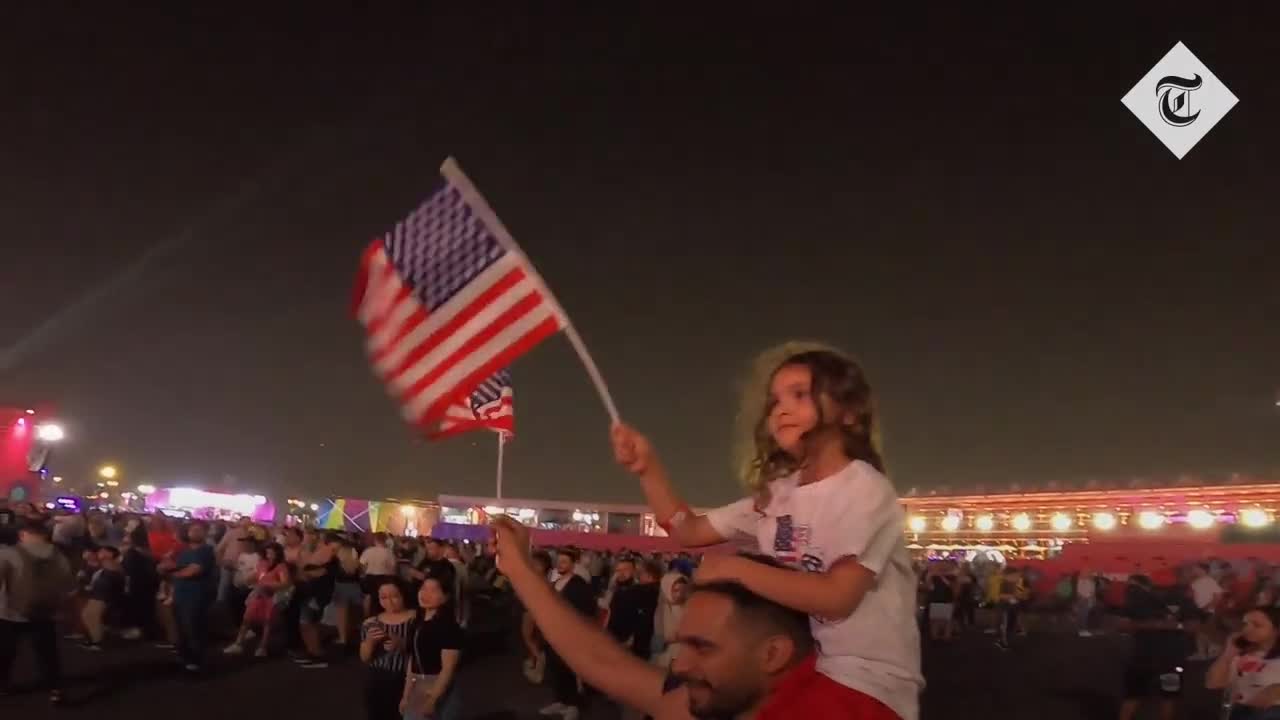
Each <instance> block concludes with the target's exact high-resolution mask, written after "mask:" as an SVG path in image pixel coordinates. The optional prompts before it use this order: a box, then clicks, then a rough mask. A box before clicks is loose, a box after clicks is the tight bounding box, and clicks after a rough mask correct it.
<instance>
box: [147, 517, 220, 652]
mask: <svg viewBox="0 0 1280 720" xmlns="http://www.w3.org/2000/svg"><path fill="white" fill-rule="evenodd" d="M208 534H209V526H208V525H207V524H206V523H205V522H204V521H202V520H194V521H192V522H191V523H190V524H188V525H187V530H186V545H185V546H184V547H183V548H182V550H180V551H179V552H178V554H177V557H176V558H175V559H174V560H173V561H168V562H165V563H164V564H163V565H162V566H161V570H162V571H164V572H167V573H169V577H170V579H171V580H173V611H174V615H175V616H176V617H177V620H178V655H179V657H181V658H182V662H183V665H184V667H185V668H186V670H187V672H192V673H195V672H200V670H201V667H202V665H203V663H204V652H205V647H206V645H207V643H208V637H209V625H208V620H209V607H210V606H211V605H212V600H213V595H214V591H215V589H216V587H217V586H216V585H215V583H216V581H217V574H216V573H217V567H218V565H217V559H216V556H215V553H214V551H213V548H212V547H211V546H210V545H209V544H208V543H207V542H205V540H206V538H207V537H208Z"/></svg>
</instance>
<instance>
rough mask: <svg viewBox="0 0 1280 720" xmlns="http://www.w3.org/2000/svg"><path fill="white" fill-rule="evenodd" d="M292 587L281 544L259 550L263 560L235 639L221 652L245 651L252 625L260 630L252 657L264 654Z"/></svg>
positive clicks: (236, 653) (235, 652)
mask: <svg viewBox="0 0 1280 720" xmlns="http://www.w3.org/2000/svg"><path fill="white" fill-rule="evenodd" d="M292 588H293V579H292V577H291V574H290V571H289V564H288V563H286V562H285V561H284V547H283V546H281V545H280V544H279V543H271V544H270V545H267V546H266V547H264V548H263V550H262V559H261V560H259V561H258V567H257V568H256V573H255V576H254V578H253V581H252V583H251V590H250V593H249V597H248V598H246V599H245V606H244V619H243V621H242V622H241V623H240V630H239V632H237V633H236V639H235V641H234V642H232V643H231V644H230V645H228V646H227V647H226V649H225V650H223V652H225V653H226V654H228V655H239V654H241V653H243V652H244V643H245V641H246V640H248V639H249V632H250V631H251V630H253V628H255V627H256V628H259V629H260V631H261V633H262V634H261V636H260V639H259V640H258V649H257V651H255V652H254V656H255V657H260V658H263V657H266V656H267V654H268V653H269V652H270V651H271V630H272V626H273V625H275V623H276V621H277V620H278V619H279V618H280V616H281V614H282V613H283V612H284V608H285V606H287V605H288V603H289V597H290V595H291V590H292Z"/></svg>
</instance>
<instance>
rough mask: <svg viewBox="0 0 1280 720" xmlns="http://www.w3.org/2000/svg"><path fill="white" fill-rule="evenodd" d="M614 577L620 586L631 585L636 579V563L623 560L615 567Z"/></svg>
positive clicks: (630, 560) (629, 559)
mask: <svg viewBox="0 0 1280 720" xmlns="http://www.w3.org/2000/svg"><path fill="white" fill-rule="evenodd" d="M613 577H614V579H615V580H617V582H618V584H619V585H630V584H631V583H632V582H633V581H634V580H635V579H636V562H635V560H632V559H631V558H622V559H621V560H619V561H618V562H617V564H616V565H614V566H613Z"/></svg>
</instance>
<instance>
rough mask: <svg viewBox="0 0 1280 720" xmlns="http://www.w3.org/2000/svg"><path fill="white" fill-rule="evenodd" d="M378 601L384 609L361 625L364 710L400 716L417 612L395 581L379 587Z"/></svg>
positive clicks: (372, 716)
mask: <svg viewBox="0 0 1280 720" xmlns="http://www.w3.org/2000/svg"><path fill="white" fill-rule="evenodd" d="M378 602H379V603H380V604H381V605H382V612H381V613H378V614H377V615H375V616H374V617H371V618H369V619H368V620H365V621H364V624H363V625H362V626H361V627H360V659H361V660H362V661H363V662H364V664H365V665H367V666H368V667H369V673H368V677H367V680H366V682H365V689H364V704H365V710H366V713H367V716H368V718H369V720H398V719H399V718H400V698H401V697H402V696H403V695H404V678H405V667H406V666H407V664H408V657H409V654H408V653H409V634H410V630H411V628H412V627H413V621H414V616H415V615H416V613H415V612H414V611H413V610H412V609H408V608H406V607H405V601H404V593H403V592H402V591H401V589H400V586H399V585H398V584H396V583H394V582H388V583H384V584H383V585H382V586H381V587H379V588H378Z"/></svg>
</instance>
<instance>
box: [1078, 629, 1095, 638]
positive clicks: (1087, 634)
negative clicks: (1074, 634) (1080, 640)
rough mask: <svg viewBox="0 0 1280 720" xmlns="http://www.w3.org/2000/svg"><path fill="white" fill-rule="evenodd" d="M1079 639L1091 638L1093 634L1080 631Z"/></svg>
mask: <svg viewBox="0 0 1280 720" xmlns="http://www.w3.org/2000/svg"><path fill="white" fill-rule="evenodd" d="M1080 637H1093V633H1091V632H1089V631H1088V630H1081V631H1080Z"/></svg>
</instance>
